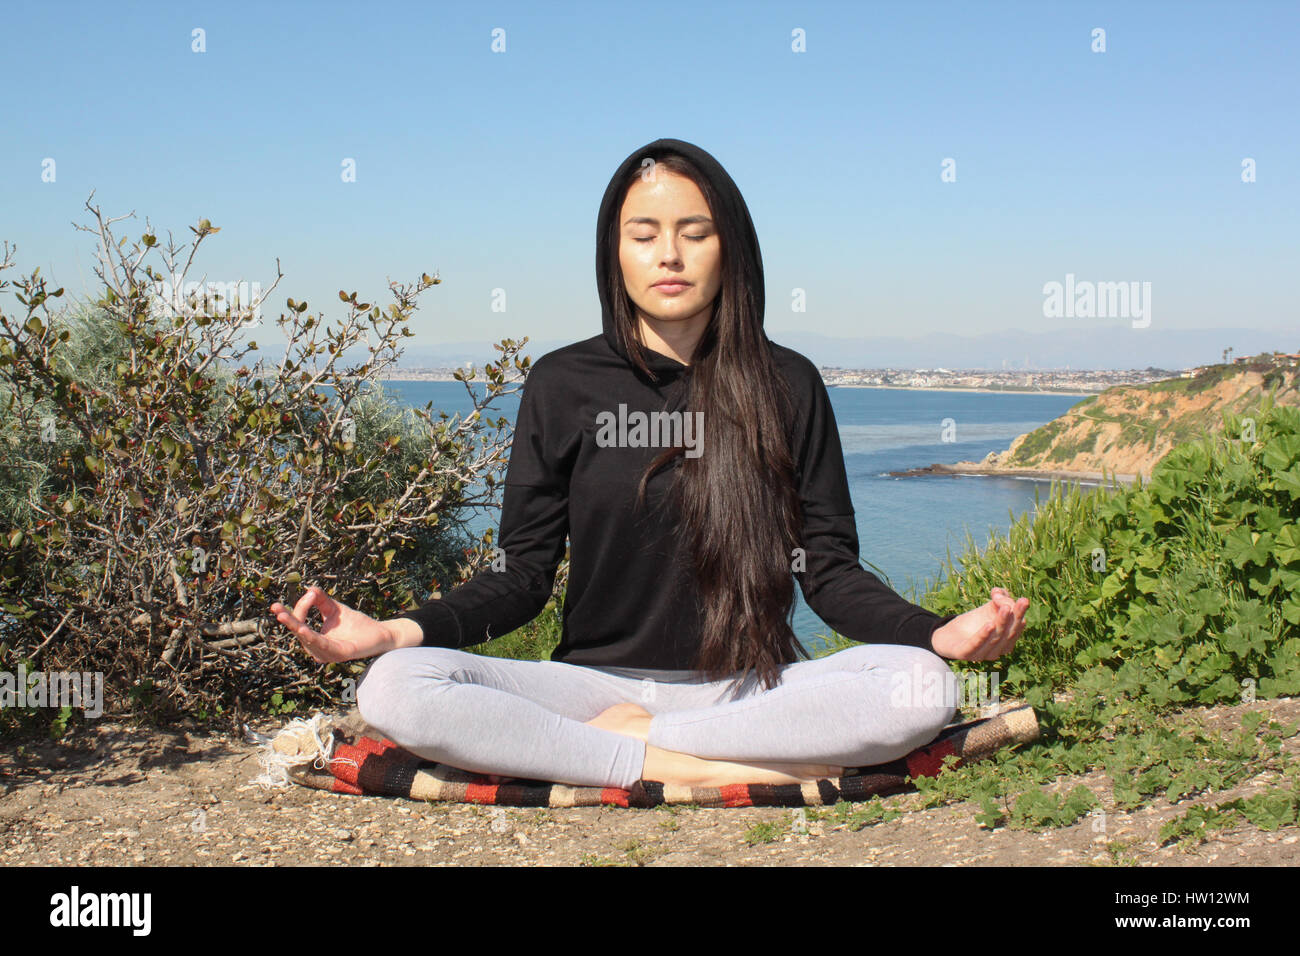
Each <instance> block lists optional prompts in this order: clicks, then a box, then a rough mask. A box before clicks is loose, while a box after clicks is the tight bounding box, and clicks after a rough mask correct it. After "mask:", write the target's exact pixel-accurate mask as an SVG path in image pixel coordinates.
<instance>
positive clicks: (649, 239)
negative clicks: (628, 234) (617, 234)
mask: <svg viewBox="0 0 1300 956" xmlns="http://www.w3.org/2000/svg"><path fill="white" fill-rule="evenodd" d="M682 238H683V239H694V240H695V241H696V242H703V241H704V240H705V239H707V238H709V237H708V236H683V237H682ZM654 239H655V237H654V236H645V237H643V238H637V237H635V236H634V237H633V239H632V241H633V242H654Z"/></svg>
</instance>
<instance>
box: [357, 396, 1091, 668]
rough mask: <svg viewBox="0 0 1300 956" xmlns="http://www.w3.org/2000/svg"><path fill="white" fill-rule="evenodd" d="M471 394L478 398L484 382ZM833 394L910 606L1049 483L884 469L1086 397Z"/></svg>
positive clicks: (807, 631)
mask: <svg viewBox="0 0 1300 956" xmlns="http://www.w3.org/2000/svg"><path fill="white" fill-rule="evenodd" d="M383 388H384V390H385V391H386V392H387V393H388V394H389V395H391V396H392V397H393V398H394V400H396V401H398V402H401V403H402V404H406V405H412V406H419V407H423V406H424V405H425V404H426V403H428V402H432V403H433V409H434V411H435V412H437V411H438V410H443V411H446V412H448V413H449V414H460V415H464V414H467V413H469V412H470V411H472V410H473V405H472V403H471V401H470V399H469V396H468V394H467V393H466V389H465V385H464V384H462V383H461V382H398V381H389V382H384V383H383ZM475 390H476V392H477V394H480V395H481V394H483V392H484V387H483V386H481V385H478V386H475ZM830 396H831V405H832V407H833V408H834V411H835V419H836V423H837V425H838V428H839V433H840V443H841V445H842V446H843V448H844V466H845V470H846V472H847V473H848V480H849V492H850V494H851V496H852V499H853V507H854V511H855V512H856V517H857V528H858V542H859V547H860V556H861V559H862V563H863V566H864V567H866V568H867V569H868V570H871V571H872V572H873V573H876V574H878V575H879V576H880V577H881V578H882V579H883V580H885V581H886V583H888V584H889V585H890V586H891V587H893V588H894V590H896V591H898V592H899V593H900V594H902V595H904V596H905V597H907V598H908V599H910V600H916V599H917V598H918V597H919V596H920V594H922V593H923V592H924V591H925V589H926V585H927V582H930V581H934V580H936V579H937V578H938V576H939V575H940V573H941V571H942V570H943V565H944V563H945V559H946V557H947V556H948V554H949V552H951V556H952V560H953V562H954V563H958V561H957V559H958V556H959V555H960V554H961V552H962V550H963V548H964V545H965V542H966V534H967V532H969V533H970V535H971V536H972V537H973V538H974V541H975V543H976V544H977V545H978V546H979V547H980V548H981V549H983V547H984V546H986V545H987V543H988V540H989V537H990V535H991V534H992V533H994V532H997V533H1005V531H1006V529H1007V527H1008V526H1009V525H1010V523H1011V521H1012V516H1013V515H1017V516H1018V515H1020V514H1024V513H1032V512H1033V510H1034V502H1035V492H1036V491H1037V493H1038V495H1039V497H1040V498H1041V499H1044V500H1045V499H1046V496H1047V491H1048V488H1049V484H1048V482H1046V481H1038V480H1029V479H1020V478H1004V477H997V478H990V477H983V476H979V477H975V476H966V477H957V478H953V477H937V476H929V475H927V476H921V477H907V478H895V477H890V476H889V475H888V474H887V472H890V471H900V470H903V469H908V468H918V467H923V466H925V465H929V464H933V463H935V462H944V463H948V462H955V461H979V460H981V459H982V458H983V457H984V456H985V455H987V454H988V453H989V452H991V451H1002V450H1003V449H1005V448H1006V447H1007V445H1009V444H1010V443H1011V441H1012V440H1013V439H1014V438H1015V437H1016V436H1017V435H1020V434H1022V433H1024V432H1027V431H1031V430H1032V429H1034V428H1037V427H1038V426H1040V425H1043V424H1045V423H1046V422H1049V421H1051V420H1052V419H1054V418H1056V417H1058V416H1059V415H1061V414H1062V413H1064V412H1065V411H1066V410H1067V409H1069V408H1070V407H1071V406H1072V405H1074V404H1076V403H1077V402H1079V401H1082V400H1083V398H1084V397H1085V396H1082V395H1027V394H1015V393H978V392H967V391H939V390H916V391H912V390H904V389H876V388H831V389H830ZM518 406H519V402H518V395H517V394H516V395H514V396H511V397H510V398H508V399H499V400H498V403H497V405H496V406H494V414H498V415H505V416H506V417H507V418H508V419H510V420H511V421H513V420H514V415H515V412H516V411H517V410H518ZM435 419H436V415H435ZM498 518H499V512H498V511H496V510H495V509H491V510H482V511H480V512H478V513H477V514H475V515H473V516H471V517H470V520H469V522H468V523H469V525H470V527H471V528H473V529H474V530H475V531H476V532H481V531H482V530H483V529H484V528H487V527H496V526H497V521H498ZM873 566H874V567H873ZM1017 596H1019V595H1017ZM794 631H795V634H796V635H797V636H798V637H799V639H800V640H801V641H802V642H803V643H804V645H805V646H806V647H809V648H810V649H811V648H816V647H817V646H818V645H819V644H820V643H821V641H820V635H822V634H824V633H826V631H827V628H826V626H825V625H824V624H823V623H822V621H821V619H820V618H819V617H817V615H816V614H814V613H813V611H812V609H811V608H809V607H808V605H807V604H806V603H805V602H804V600H803V595H802V594H799V593H798V590H797V589H796V607H795V615H794Z"/></svg>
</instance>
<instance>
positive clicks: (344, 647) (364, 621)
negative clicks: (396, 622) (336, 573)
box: [271, 585, 393, 664]
mask: <svg viewBox="0 0 1300 956" xmlns="http://www.w3.org/2000/svg"><path fill="white" fill-rule="evenodd" d="M312 607H315V608H316V609H317V610H318V611H320V616H321V618H322V620H323V622H324V623H323V624H322V625H321V629H320V632H319V633H317V632H316V631H313V630H312V629H311V628H310V627H308V626H307V611H308V610H309V609H310V608H312ZM271 613H273V614H274V615H275V617H276V620H278V621H279V622H280V623H281V624H283V625H284V626H285V627H287V628H288V629H289V630H291V631H293V633H294V634H296V635H297V636H298V640H299V641H301V642H302V646H303V647H305V648H306V649H307V653H308V654H310V655H311V656H312V657H314V658H316V660H318V661H320V662H321V663H322V664H330V663H335V662H338V661H351V660H356V659H357V658H360V657H374V656H375V655H376V654H382V653H384V652H385V651H388V650H391V649H392V646H393V635H392V633H391V631H390V630H389V628H388V627H387V625H385V624H383V623H381V622H379V621H376V620H375V619H374V618H373V617H370V616H369V615H368V614H362V613H361V612H360V611H354V610H353V609H352V608H350V607H348V606H347V605H346V604H344V603H343V602H342V601H336V600H334V599H333V598H332V597H330V596H329V595H328V594H326V593H325V592H324V591H323V590H321V589H320V588H318V587H316V586H315V585H312V586H311V587H309V588H308V589H307V593H306V594H304V595H303V596H302V597H301V598H299V599H298V603H297V604H295V605H294V608H293V611H292V613H291V612H290V611H289V610H288V609H287V608H286V607H285V606H284V605H283V604H281V603H280V602H279V601H276V602H274V603H273V604H272V605H271Z"/></svg>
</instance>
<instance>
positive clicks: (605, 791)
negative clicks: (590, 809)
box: [600, 787, 628, 807]
mask: <svg viewBox="0 0 1300 956" xmlns="http://www.w3.org/2000/svg"><path fill="white" fill-rule="evenodd" d="M627 797H628V792H627V791H626V790H624V789H622V788H621V787H602V788H601V791H600V802H601V803H602V804H606V803H612V804H615V805H616V806H620V807H626V806H627Z"/></svg>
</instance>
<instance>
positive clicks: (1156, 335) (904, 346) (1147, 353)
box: [265, 321, 1300, 370]
mask: <svg viewBox="0 0 1300 956" xmlns="http://www.w3.org/2000/svg"><path fill="white" fill-rule="evenodd" d="M525 334H526V333H523V332H520V333H517V334H516V335H515V336H514V338H516V339H518V338H522V337H523V336H524V335H525ZM593 334H594V333H593ZM767 334H768V338H770V339H771V340H772V341H773V342H776V343H778V344H780V345H784V346H786V347H788V348H792V349H794V350H795V351H796V352H800V353H802V354H803V355H805V356H807V357H808V358H809V359H811V360H812V362H813V363H814V364H816V365H819V366H825V367H834V368H863V369H865V368H896V369H933V368H947V369H988V370H1000V369H1031V370H1037V369H1065V368H1067V367H1068V368H1071V369H1144V368H1148V367H1155V368H1163V369H1184V368H1192V367H1195V366H1199V365H1213V364H1217V363H1219V362H1222V361H1223V350H1224V349H1225V348H1229V347H1231V348H1232V350H1233V351H1232V353H1231V355H1230V356H1229V361H1231V359H1232V358H1233V357H1235V356H1241V355H1253V354H1257V353H1259V352H1271V351H1275V350H1276V351H1279V352H1296V351H1300V321H1298V322H1297V324H1296V331H1294V332H1281V331H1271V330H1268V329H1240V328H1236V329H1234V328H1221V329H1171V330H1168V331H1162V330H1160V329H1153V328H1145V329H1135V328H1132V327H1131V325H1128V324H1124V325H1113V324H1112V325H1102V324H1097V325H1095V326H1091V327H1087V328H1084V327H1080V328H1071V329H1060V330H1055V331H1050V332H1023V331H1020V330H1018V329H1008V330H1005V331H1002V332H986V333H983V334H979V335H953V334H950V333H931V334H928V335H922V336H918V337H916V338H903V337H901V336H870V337H862V338H833V337H831V336H828V335H818V334H817V333H815V332H795V331H779V330H773V329H769V330H768V333H767ZM580 338H582V337H578V338H574V339H545V340H537V339H532V340H530V341H529V342H528V344H527V345H526V346H525V349H524V350H525V352H526V354H528V355H530V356H532V357H533V358H534V359H536V358H538V357H540V356H542V355H544V354H545V353H547V352H550V351H552V350H554V349H557V348H560V347H561V346H564V345H568V344H570V343H571V342H574V341H578V340H579V339H580ZM280 349H283V345H281V346H280ZM265 351H267V352H269V353H271V354H275V353H276V352H277V349H276V347H275V346H271V345H268V346H267V348H266V349H265ZM354 353H355V354H360V353H356V352H355V350H353V351H350V352H349V353H348V355H349V357H353V356H354ZM498 357H499V353H498V352H496V351H495V350H494V349H493V348H492V343H491V342H488V341H485V340H480V341H463V342H452V343H439V344H436V345H425V346H421V345H420V344H419V337H418V336H416V337H414V338H409V339H406V340H405V350H404V351H403V353H402V356H401V358H400V359H399V361H398V367H399V368H406V369H409V368H460V367H463V366H465V365H467V364H469V363H470V362H473V363H474V364H475V365H476V366H478V367H479V368H482V366H483V364H484V363H485V362H488V361H496V359H497V358H498Z"/></svg>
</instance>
